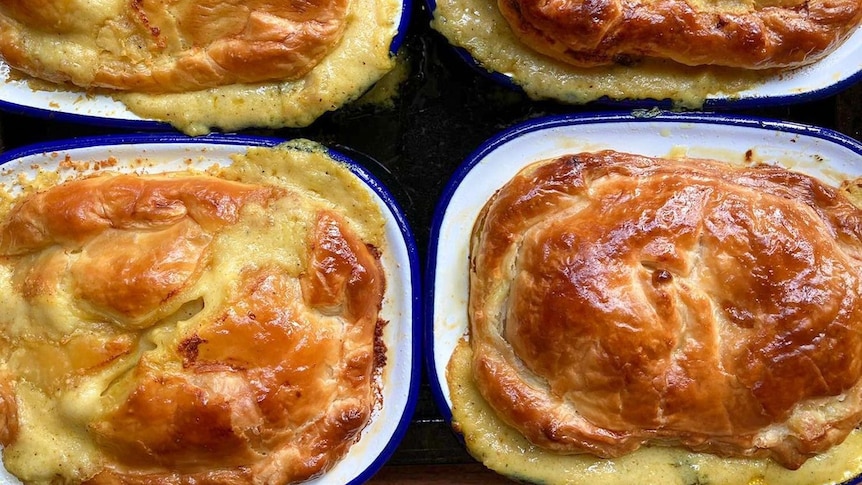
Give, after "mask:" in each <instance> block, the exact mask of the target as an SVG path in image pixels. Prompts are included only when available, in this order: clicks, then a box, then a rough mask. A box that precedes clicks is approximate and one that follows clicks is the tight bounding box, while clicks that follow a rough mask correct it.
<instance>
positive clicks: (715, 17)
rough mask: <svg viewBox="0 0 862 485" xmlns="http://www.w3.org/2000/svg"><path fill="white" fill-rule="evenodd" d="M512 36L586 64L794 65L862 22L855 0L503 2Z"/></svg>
mask: <svg viewBox="0 0 862 485" xmlns="http://www.w3.org/2000/svg"><path fill="white" fill-rule="evenodd" d="M498 5H499V8H500V12H501V13H502V14H503V16H504V17H505V18H506V20H507V21H508V23H509V25H510V26H511V27H512V30H513V32H514V33H515V35H516V36H517V37H518V38H520V39H521V41H523V42H524V43H525V44H527V45H529V46H530V47H532V48H533V49H536V50H537V51H539V52H541V53H543V54H546V55H549V56H551V57H554V58H556V59H559V60H562V61H564V62H567V63H570V64H573V65H576V66H581V67H589V66H599V65H607V64H611V63H614V62H624V63H630V62H631V61H632V60H633V59H639V58H642V57H654V58H662V59H671V60H673V61H675V62H679V63H681V64H685V65H691V66H697V65H719V66H729V67H739V68H745V69H765V68H787V67H797V66H801V65H804V64H808V63H811V62H814V61H816V60H817V59H820V58H821V57H823V56H824V55H826V54H828V53H829V52H831V51H832V50H834V49H835V48H836V47H837V46H838V45H839V44H841V43H842V42H843V41H844V40H845V39H846V38H847V37H848V36H849V35H850V34H851V33H853V31H854V30H855V29H856V27H857V26H858V25H859V22H860V20H862V2H859V1H858V0H837V1H827V0H812V1H801V0H778V1H772V0H766V1H753V2H708V1H698V0H690V1H686V0H647V1H636V0H575V1H562V0H499V2H498Z"/></svg>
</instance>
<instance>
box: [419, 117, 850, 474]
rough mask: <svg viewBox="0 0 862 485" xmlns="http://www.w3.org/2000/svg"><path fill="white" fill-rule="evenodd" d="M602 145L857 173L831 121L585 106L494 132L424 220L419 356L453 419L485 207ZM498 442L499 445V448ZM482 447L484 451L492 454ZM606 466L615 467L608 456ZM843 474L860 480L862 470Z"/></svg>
mask: <svg viewBox="0 0 862 485" xmlns="http://www.w3.org/2000/svg"><path fill="white" fill-rule="evenodd" d="M605 149H612V150H617V151H623V152H628V153H636V154H640V155H647V156H656V157H674V156H687V157H695V158H710V159H715V160H721V161H725V162H727V163H729V164H752V163H771V164H778V165H781V166H785V167H786V168H789V169H791V170H795V171H799V172H804V173H807V174H809V175H812V176H814V177H816V178H818V179H820V180H822V181H824V182H826V183H827V184H829V185H833V186H837V185H840V184H841V183H842V182H844V181H847V180H853V179H856V178H858V177H860V176H862V143H860V142H859V141H857V140H854V139H852V138H849V137H847V136H845V135H842V134H840V133H837V132H835V131H832V130H829V129H823V128H818V127H813V126H808V125H801V124H797V123H790V122H782V121H777V120H769V119H761V118H753V117H740V116H728V115H721V114H680V113H670V112H654V111H636V112H617V113H607V114H583V115H568V116H556V117H546V118H539V119H535V120H532V121H528V122H525V123H522V124H518V125H515V126H513V127H511V128H509V129H507V130H505V131H503V132H501V133H499V134H498V135H496V136H495V137H493V138H491V139H489V140H488V141H486V142H485V143H484V144H482V145H481V146H480V147H478V148H477V149H476V150H475V151H474V152H473V153H472V154H471V155H470V156H469V157H467V159H466V160H465V161H464V162H463V164H462V165H461V166H460V167H459V168H458V170H457V171H456V172H455V173H454V175H453V176H452V178H451V179H450V181H449V182H448V184H447V185H446V188H445V189H444V191H443V194H442V196H441V199H440V201H439V203H438V205H437V209H436V211H435V214H434V218H433V222H432V226H431V232H430V244H429V249H428V262H427V270H426V288H427V290H426V294H425V313H426V316H425V320H426V327H425V359H426V366H427V369H428V376H429V381H430V387H431V391H432V395H433V397H434V399H435V402H436V404H437V406H438V408H439V410H440V412H441V414H442V415H443V416H444V418H445V419H447V420H450V421H451V420H452V406H453V404H452V403H453V401H452V397H451V393H450V389H449V382H448V380H447V366H448V365H449V363H450V359H451V357H452V355H453V352H455V349H456V346H457V345H458V343H459V341H461V339H463V338H465V337H466V338H467V339H469V335H467V326H468V318H469V317H468V299H469V245H470V237H471V233H472V229H473V224H474V222H475V220H476V218H477V216H478V215H479V213H480V211H481V209H482V207H483V206H484V205H485V203H486V202H487V201H488V200H489V198H491V197H492V196H493V194H494V193H495V192H496V191H497V190H499V189H500V188H501V187H502V186H503V185H504V184H506V183H507V182H508V181H509V180H510V179H511V178H512V177H513V176H514V175H515V174H516V173H518V172H519V171H520V170H521V169H522V168H524V167H526V166H527V165H529V164H531V163H533V162H537V161H540V160H545V159H550V158H555V157H558V156H562V155H565V154H573V153H578V152H583V151H598V150H605ZM471 406H474V405H472V404H471ZM474 407H475V406H474ZM484 432H485V429H484V428H482V431H477V430H476V429H472V428H471V433H472V434H473V435H474V436H486V435H484V434H483V433H484ZM857 433H858V431H857ZM488 439H490V438H487V436H486V440H488ZM857 442H858V441H857ZM517 446H520V445H516V447H517ZM505 447H506V445H500V449H503V448H505ZM489 448H493V447H489ZM489 448H486V449H483V450H482V453H494V451H489ZM851 450H852V448H851ZM522 451H523V450H522ZM529 456H533V455H529ZM485 458H487V457H485ZM490 459H491V460H492V461H494V462H495V463H496V464H497V465H500V464H502V463H504V461H503V458H502V457H497V456H495V457H492V458H490ZM529 459H530V458H527V459H526V460H529ZM608 467H609V468H610V469H613V465H612V464H611V465H608ZM596 468H603V467H602V466H597V467H596ZM856 473H858V471H857V472H856ZM851 476H852V475H851ZM520 478H524V477H523V476H521V477H520ZM847 478H849V477H841V478H840V479H839V480H838V482H840V481H841V480H847ZM815 483H816V482H815ZM832 483H834V482H832ZM845 483H848V484H849V483H852V484H859V483H862V475H860V476H857V477H855V478H852V479H851V480H850V481H847V482H845Z"/></svg>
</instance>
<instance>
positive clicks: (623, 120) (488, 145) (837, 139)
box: [424, 110, 862, 480]
mask: <svg viewBox="0 0 862 485" xmlns="http://www.w3.org/2000/svg"><path fill="white" fill-rule="evenodd" d="M620 124H635V125H634V126H638V128H639V129H641V130H650V131H652V132H654V133H655V136H656V137H661V136H662V135H661V132H662V130H663V129H667V128H668V127H672V126H673V127H681V126H688V125H690V126H692V127H694V128H695V129H706V130H709V129H710V128H715V127H725V128H729V129H731V130H760V131H763V132H764V133H769V134H779V135H781V136H785V137H787V138H788V139H794V138H795V139H799V138H806V139H810V140H817V141H818V142H822V143H825V144H826V145H827V146H834V147H836V148H837V149H839V150H847V151H849V152H851V153H854V154H855V155H857V156H858V158H859V159H858V162H857V163H855V164H854V166H855V167H856V168H858V170H859V171H860V173H859V175H860V176H862V142H860V141H857V140H855V139H853V138H851V137H849V136H847V135H844V134H841V133H839V132H837V131H835V130H832V129H829V128H822V127H817V126H812V125H806V124H802V123H797V122H790V121H780V120H774V119H767V118H759V117H752V116H741V115H728V114H721V113H676V112H669V111H656V110H635V111H631V112H613V113H604V112H602V113H583V114H565V115H557V116H545V117H540V118H536V119H533V120H529V121H525V122H522V123H519V124H516V125H514V126H512V127H510V128H508V129H506V130H503V131H501V132H499V133H498V134H496V135H495V136H493V137H491V138H489V139H488V140H486V141H485V142H484V143H482V144H481V145H480V146H479V147H478V148H477V149H476V150H475V151H473V152H472V153H471V154H470V155H468V156H467V158H466V159H465V160H464V161H463V163H462V164H461V165H460V166H459V167H458V169H457V170H456V171H455V172H454V173H453V175H452V176H451V178H450V179H449V181H448V182H447V184H446V185H445V187H444V190H443V192H442V194H441V196H440V199H439V200H438V203H437V205H436V207H435V210H434V215H433V219H432V223H431V228H430V235H429V244H428V251H427V260H426V272H425V288H426V291H425V294H424V297H425V306H424V308H425V322H426V323H425V334H424V340H425V344H424V348H425V354H424V355H425V366H426V372H427V375H428V381H429V384H430V387H431V393H432V397H433V399H434V402H435V404H436V405H437V409H438V411H439V412H440V413H441V415H442V416H443V418H444V420H445V421H446V422H450V423H451V420H452V411H451V401H450V400H449V392H448V388H447V384H446V376H445V367H446V362H445V361H444V362H441V361H440V360H442V359H438V358H437V353H438V352H437V348H436V347H437V344H438V338H437V330H438V326H442V324H440V323H438V317H440V316H439V315H435V305H436V302H437V297H438V293H439V292H438V289H439V288H440V287H441V286H442V285H441V282H440V281H437V274H436V273H437V270H438V266H437V265H438V260H439V259H440V258H439V256H440V244H441V233H442V232H444V229H446V228H445V226H444V225H445V224H447V222H446V221H445V218H446V216H447V211H448V210H449V209H450V207H451V204H452V202H453V198H454V197H455V196H456V192H457V191H458V190H459V188H460V187H461V184H462V182H463V181H464V179H465V178H466V177H467V176H468V175H470V174H471V173H473V171H474V170H476V167H477V166H478V165H479V164H480V163H481V162H482V161H483V160H484V159H486V157H489V156H491V155H493V154H494V152H495V151H497V150H501V149H503V148H505V145H507V144H508V143H510V142H513V141H515V142H517V140H518V139H519V138H520V137H522V136H524V135H529V134H534V133H540V132H544V131H547V130H554V129H559V128H563V129H568V130H572V132H577V130H578V129H579V128H591V129H596V130H597V131H602V130H603V129H607V130H610V129H611V128H612V127H613V126H614V125H620ZM671 140H673V137H671ZM812 142H813V141H812ZM619 143H624V142H622V141H620V142H619ZM793 143H794V144H795V143H796V142H793ZM785 146H787V145H785ZM599 148H600V147H599ZM617 149H620V148H617ZM622 151H625V150H624V149H622ZM542 158H543V157H539V158H532V159H529V160H524V161H523V163H522V165H521V166H523V165H525V164H526V163H527V162H528V161H538V160H541V159H542ZM485 170H487V169H485ZM497 188H499V186H496V187H492V188H490V189H485V192H492V191H493V190H496V189H497ZM470 192H476V187H475V186H473V185H471V186H470ZM478 209H479V208H472V210H473V211H474V212H477V211H478ZM460 230H461V233H463V232H464V228H463V227H462V228H460ZM466 232H467V236H466V237H467V238H469V228H467V230H466ZM459 234H460V233H459ZM462 244H463V241H462ZM456 245H457V243H452V242H447V245H446V248H447V250H451V249H452V247H453V246H456ZM458 249H463V248H461V247H460V246H458ZM462 259H463V258H462ZM463 264H464V267H465V268H466V265H467V260H466V259H464V261H463ZM463 297H464V301H466V295H463ZM440 318H443V317H440ZM463 318H465V319H466V308H464V314H463ZM440 332H441V334H445V332H446V330H445V329H443V330H441V331H440ZM450 337H453V336H451V335H450ZM454 337H457V335H455V336H454ZM448 343H449V342H447V344H448ZM446 350H447V351H448V350H450V349H449V348H448V347H447V349H446ZM448 355H449V354H448V353H447V354H446V356H445V357H446V360H448ZM860 480H862V477H860Z"/></svg>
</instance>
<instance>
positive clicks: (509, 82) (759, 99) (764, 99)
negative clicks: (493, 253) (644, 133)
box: [424, 0, 862, 109]
mask: <svg viewBox="0 0 862 485" xmlns="http://www.w3.org/2000/svg"><path fill="white" fill-rule="evenodd" d="M424 1H425V4H426V7H427V8H428V16H429V17H432V18H433V16H434V11H435V10H436V9H437V2H436V0H424ZM441 37H442V35H441ZM444 40H445V39H444ZM447 45H448V47H449V48H450V49H452V50H453V51H454V52H455V55H457V56H458V57H459V58H461V59H462V60H463V61H464V62H465V63H466V64H467V65H468V66H469V67H470V68H471V69H472V70H473V71H475V72H477V73H478V74H479V75H481V76H483V77H485V78H487V79H490V80H491V81H493V82H495V83H497V84H500V85H502V86H504V87H507V88H509V89H511V90H513V91H518V92H521V93H523V92H524V90H523V89H522V88H521V86H520V85H518V84H517V83H516V82H515V81H514V80H513V79H512V78H511V77H509V76H507V75H505V74H503V73H501V72H497V71H492V70H489V69H487V68H486V67H484V66H482V63H480V62H479V61H478V60H476V59H475V58H474V57H473V56H472V55H471V54H470V53H469V52H468V51H467V50H466V49H464V48H463V47H459V46H455V45H452V44H449V43H448V41H447ZM860 80H862V65H860V69H859V70H857V71H856V72H854V73H853V74H851V75H850V76H848V77H846V78H844V79H841V80H839V81H837V82H835V83H832V84H830V85H828V86H822V87H820V88H817V89H812V90H808V91H804V92H801V93H798V94H786V95H783V96H748V97H744V98H732V97H725V98H707V99H706V101H704V104H703V107H704V108H705V109H722V108H723V109H745V108H765V107H772V106H783V105H786V104H795V103H806V102H809V101H815V100H818V99H822V98H825V97H828V96H831V95H833V94H836V93H838V92H841V91H843V90H844V89H846V88H849V87H850V86H852V85H853V84H855V83H856V82H857V81H860ZM592 103H595V104H599V105H606V106H611V107H613V106H616V107H617V108H618V109H619V108H638V107H652V106H659V107H661V108H667V109H670V108H671V107H672V105H673V102H672V101H671V100H668V99H649V98H645V99H611V98H609V97H607V96H605V97H601V98H599V99H596V100H595V101H593V102H592Z"/></svg>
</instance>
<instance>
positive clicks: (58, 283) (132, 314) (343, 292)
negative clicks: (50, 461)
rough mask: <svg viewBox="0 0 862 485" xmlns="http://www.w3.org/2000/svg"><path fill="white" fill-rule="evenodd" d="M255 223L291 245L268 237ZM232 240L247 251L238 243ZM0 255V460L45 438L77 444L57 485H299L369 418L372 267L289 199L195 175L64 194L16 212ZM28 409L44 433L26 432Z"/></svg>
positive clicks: (86, 186)
mask: <svg viewBox="0 0 862 485" xmlns="http://www.w3.org/2000/svg"><path fill="white" fill-rule="evenodd" d="M280 204H281V205H280ZM268 211H273V212H279V211H280V212H283V213H285V214H287V217H289V218H291V220H292V221H294V220H295V221H296V222H297V224H296V225H294V226H291V227H293V228H294V229H293V231H294V232H291V233H287V234H285V233H283V232H279V231H278V230H274V229H273V227H276V226H275V222H273V221H274V218H275V216H273V215H272V214H271V213H270V214H268ZM256 214H258V215H256ZM252 221H262V222H252ZM237 227H241V228H242V230H241V231H238V232H237V236H236V237H239V236H241V235H243V234H245V236H243V237H248V238H250V239H247V240H243V241H242V242H239V243H237V242H235V241H233V238H234V237H235V236H234V235H231V234H232V233H230V231H232V230H233V229H232V228H237ZM302 228H305V232H301V229H302ZM288 232H289V231H288ZM249 233H251V235H249ZM291 238H295V241H296V245H297V247H296V248H294V247H291V246H290V244H288V242H289V241H291V240H293V239H291ZM249 241H251V242H252V243H253V244H252V243H249ZM237 244H238V245H239V246H240V247H234V246H235V245H237ZM270 253H271V254H273V255H276V256H278V255H281V254H286V255H288V256H290V255H292V254H293V253H295V254H296V255H297V256H298V257H299V259H300V263H301V264H300V265H299V267H298V268H293V267H291V266H290V265H289V264H287V263H285V262H283V261H280V260H278V259H273V258H264V257H263V256H261V254H270ZM0 255H2V258H0V261H2V263H3V268H8V271H10V272H11V275H12V276H11V279H12V283H13V284H12V288H13V291H12V292H11V293H10V294H4V298H6V299H7V300H6V301H7V303H6V308H7V310H4V312H7V314H6V315H4V316H3V318H4V319H5V320H4V321H5V324H4V329H3V331H2V335H0V355H2V360H3V364H4V365H3V367H4V372H3V374H2V377H3V378H2V379H0V411H2V414H3V418H4V420H3V421H0V424H2V425H3V429H2V432H0V438H2V442H3V444H4V446H5V447H6V450H5V451H4V452H5V453H7V454H12V455H15V454H16V453H18V452H17V451H16V450H17V449H18V447H19V446H26V444H25V443H23V442H19V439H21V440H25V441H26V440H32V439H33V433H39V429H41V428H39V427H40V426H43V427H49V428H48V431H49V432H51V433H55V434H56V436H57V439H69V440H71V441H72V442H74V443H77V445H76V446H75V447H71V446H69V447H67V449H64V450H63V452H64V453H68V454H69V456H70V457H72V456H74V457H75V459H74V460H72V459H70V460H69V462H70V463H71V464H72V465H70V467H71V466H81V468H83V469H82V470H77V471H75V470H72V471H68V472H67V473H69V475H68V476H65V479H67V480H69V481H70V482H76V483H80V482H82V481H83V482H87V483H221V484H225V483H273V484H278V483H286V482H293V481H300V480H304V479H307V478H309V477H313V476H316V475H318V474H320V473H322V472H324V471H325V470H327V469H328V468H330V467H331V466H332V465H333V464H334V463H335V462H336V461H337V460H338V459H339V458H340V457H341V456H343V454H344V453H345V452H346V451H347V449H348V448H349V447H350V446H351V445H352V444H353V443H354V442H355V441H356V439H357V438H358V433H359V432H360V431H361V430H362V429H363V427H364V426H365V425H366V423H367V422H368V420H369V418H370V415H371V413H372V411H373V409H374V407H375V406H376V405H377V404H378V403H379V397H378V394H379V389H378V385H379V384H376V383H375V382H376V379H375V377H374V375H375V372H377V371H376V370H375V369H379V367H380V366H381V365H382V359H384V358H385V357H384V356H383V354H382V351H383V350H384V349H383V347H382V346H381V342H380V341H379V338H380V335H379V331H380V325H381V322H379V320H378V312H379V311H380V308H381V304H382V294H383V289H384V275H383V272H382V271H383V270H382V267H381V265H380V262H379V254H378V253H377V250H376V249H375V248H374V247H372V246H370V245H369V244H366V243H365V242H364V241H363V240H361V239H360V238H359V236H358V235H357V234H356V233H355V232H354V231H353V230H352V229H351V227H350V225H349V224H348V223H347V222H345V219H344V218H343V217H342V216H341V215H340V214H339V213H338V212H337V211H335V210H329V209H327V208H326V206H325V205H323V204H316V203H310V202H308V201H304V200H303V199H302V198H301V197H298V196H297V195H296V194H294V193H292V192H291V190H289V189H287V188H283V187H271V186H267V185H257V184H253V183H243V182H233V181H228V180H224V179H221V178H218V177H213V176H208V175H190V174H183V175H180V174H176V175H167V174H161V175H149V176H138V175H103V176H95V177H91V178H86V179H80V180H74V181H71V182H66V183H64V184H61V185H58V186H55V187H53V188H50V189H48V190H45V191H42V192H38V193H34V194H32V195H30V196H27V197H26V198H24V199H23V200H22V201H20V202H19V203H18V204H17V205H15V206H14V207H13V209H12V210H11V212H10V213H9V215H8V216H7V217H6V219H5V220H4V221H3V222H2V226H0ZM4 271H6V269H4ZM4 274H5V272H4ZM10 308H13V309H16V310H14V311H12V310H9V309H10ZM16 402H17V403H18V404H16ZM34 403H35V404H34ZM40 403H41V405H42V406H43V407H45V408H51V409H53V411H52V413H51V418H50V420H43V421H42V422H34V418H33V416H34V414H33V413H37V412H39V411H38V410H36V409H34V408H33V407H34V406H37V407H38V406H39V405H40ZM22 406H23V407H22ZM52 406H56V408H52ZM54 419H56V420H58V422H60V423H61V424H59V425H56V427H52V426H54V425H52V424H50V423H52V422H53V420H54ZM25 427H27V429H26V430H25ZM33 428H35V429H36V431H32V429H33ZM25 431H26V433H27V434H26V435H25ZM76 453H80V454H81V455H83V456H85V457H87V458H86V459H79V458H78V455H76ZM6 458H7V459H8V458H9V456H7V457H6ZM30 461H34V460H30ZM26 463H29V462H27V461H26V458H25V464H26ZM16 466H17V465H16ZM26 473H29V472H26ZM26 473H23V474H22V475H24V476H22V477H21V478H22V479H23V480H25V481H29V480H28V479H32V477H28V476H26Z"/></svg>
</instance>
